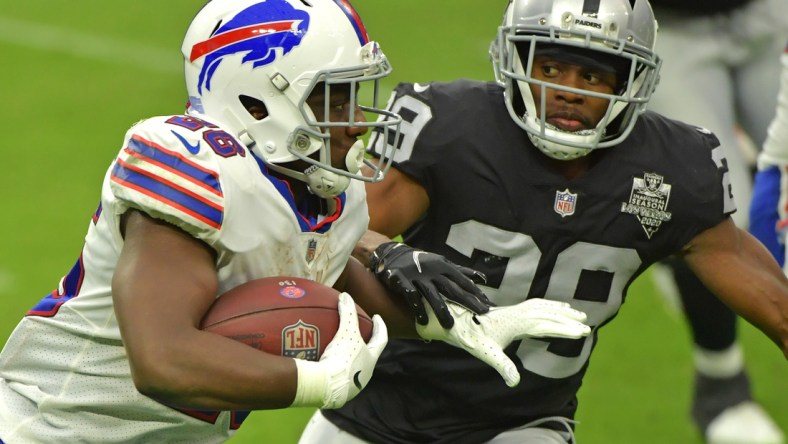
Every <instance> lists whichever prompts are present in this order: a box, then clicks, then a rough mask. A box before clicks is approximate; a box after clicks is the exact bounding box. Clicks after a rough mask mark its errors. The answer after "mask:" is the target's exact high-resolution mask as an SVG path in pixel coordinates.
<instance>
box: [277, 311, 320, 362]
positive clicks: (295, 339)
mask: <svg viewBox="0 0 788 444" xmlns="http://www.w3.org/2000/svg"><path fill="white" fill-rule="evenodd" d="M319 344H320V330H319V329H318V328H317V327H316V326H314V325H311V324H307V323H305V322H304V321H302V320H300V319H299V320H298V322H296V323H295V324H293V325H288V326H287V327H285V328H283V329H282V356H288V357H290V358H297V359H306V360H307V361H317V352H318V346H319Z"/></svg>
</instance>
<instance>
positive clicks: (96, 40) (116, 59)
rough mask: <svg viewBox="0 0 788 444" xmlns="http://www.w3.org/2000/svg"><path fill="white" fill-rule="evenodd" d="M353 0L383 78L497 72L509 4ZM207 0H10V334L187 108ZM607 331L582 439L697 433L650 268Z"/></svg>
mask: <svg viewBox="0 0 788 444" xmlns="http://www.w3.org/2000/svg"><path fill="white" fill-rule="evenodd" d="M354 3H355V5H356V7H357V9H358V10H359V13H360V14H361V15H362V17H363V18H364V21H365V24H366V26H367V29H368V31H369V33H370V35H371V36H372V38H373V39H375V40H378V41H380V42H381V44H382V48H383V50H384V52H385V53H386V54H387V55H388V57H389V59H390V60H391V62H392V65H393V66H394V73H393V76H392V78H391V79H390V80H389V82H388V83H387V84H386V86H387V88H389V89H390V88H392V87H393V85H394V82H395V81H398V80H411V81H428V80H448V79H452V78H457V77H471V78H477V79H488V78H490V77H491V73H492V69H491V68H490V65H489V63H488V61H487V53H486V50H487V46H488V43H489V41H490V40H491V39H492V37H493V35H494V31H495V26H496V25H497V23H498V21H499V18H500V13H501V11H502V8H503V6H504V3H505V2H504V1H501V0H497V1H491V0H391V1H384V0H355V2H354ZM201 4H202V1H201V0H191V1H187V0H167V1H153V0H137V1H133V2H122V3H118V2H108V1H99V0H69V1H66V0H26V1H24V2H6V4H5V5H4V7H3V8H2V9H0V54H2V63H0V65H1V66H2V70H1V71H0V72H1V74H0V76H2V81H0V103H1V104H2V106H0V121H2V128H3V130H4V132H5V134H6V135H5V136H4V137H3V139H2V154H3V155H2V161H0V162H1V163H0V165H2V174H0V189H2V190H3V191H2V196H3V199H2V201H3V214H4V215H5V216H4V217H2V218H0V233H1V234H0V301H2V302H1V303H2V309H0V342H4V340H5V338H6V337H7V335H8V334H9V333H10V332H11V330H12V329H13V327H14V325H15V324H16V322H17V320H18V319H19V318H20V317H21V316H22V315H23V314H24V312H25V310H27V309H28V308H30V307H31V306H32V305H33V304H34V303H35V302H36V301H37V300H38V299H39V298H40V297H42V296H43V295H45V294H46V293H48V292H50V291H51V290H52V289H53V288H54V287H55V286H56V285H57V283H58V279H59V278H60V276H61V275H62V274H64V273H65V272H66V271H68V269H69V268H70V267H71V265H72V264H73V262H74V260H75V259H76V257H77V255H78V254H79V251H80V247H81V244H82V240H83V236H84V232H85V229H86V228H87V225H88V221H89V220H90V217H91V215H92V214H93V211H94V209H95V207H96V205H97V202H98V197H99V188H100V185H101V181H102V177H103V175H104V171H105V169H106V168H107V166H108V165H109V163H110V162H111V161H112V159H113V158H114V156H115V154H116V152H117V150H118V149H119V144H120V143H121V142H122V139H123V134H124V132H125V130H126V129H127V128H128V127H129V126H130V125H131V124H132V123H133V122H135V121H136V120H139V119H141V118H144V117H148V116H152V115H159V114H172V113H180V112H182V110H183V105H184V102H185V93H184V87H183V86H182V83H183V82H182V78H181V62H180V43H181V38H182V36H183V32H184V30H185V28H186V26H187V24H188V22H189V21H190V19H191V17H192V15H193V14H194V12H196V10H197V9H198V8H199V6H200V5H201ZM469 112H472V110H471V111H469ZM741 332H742V335H741V336H742V342H743V343H744V347H745V355H746V358H747V361H748V364H749V367H750V369H751V374H752V376H753V379H754V381H753V383H754V389H755V393H756V395H757V397H758V398H759V399H760V400H761V401H762V403H763V404H764V405H765V406H766V408H767V409H768V410H770V412H772V414H773V415H774V416H775V417H776V419H777V421H778V422H779V424H780V425H781V426H782V428H783V429H784V430H788V378H786V375H787V374H788V372H786V370H788V366H786V361H785V359H784V358H783V356H782V354H781V353H780V351H779V350H778V349H777V348H776V347H775V346H774V345H773V344H771V343H770V342H769V341H768V340H767V339H766V338H765V337H764V336H762V335H761V334H760V333H759V332H757V331H756V330H754V329H753V328H752V327H750V326H749V325H747V324H746V323H744V322H742V324H741ZM600 336H601V341H600V343H599V345H598V348H597V351H596V353H595V354H594V358H593V359H592V364H591V367H590V371H589V374H588V376H587V377H586V379H585V385H584V386H583V388H582V389H581V392H580V409H579V414H578V418H577V419H578V420H579V421H580V425H579V427H578V429H577V430H578V431H577V437H578V439H579V441H580V442H581V443H584V444H597V443H599V444H603V443H604V444H616V443H627V444H629V443H671V444H673V443H700V442H701V441H700V439H699V437H698V434H697V433H696V431H695V430H694V429H693V427H692V426H691V424H690V422H689V420H688V414H687V412H688V402H689V397H690V387H691V385H690V379H691V375H692V365H691V362H690V346H689V342H688V336H687V329H686V328H685V325H684V323H683V320H682V318H681V317H680V316H679V315H677V314H676V313H675V311H674V310H672V309H670V306H669V305H668V304H666V303H665V302H663V300H662V299H661V298H660V297H659V296H658V295H657V294H656V292H655V289H654V288H653V286H652V284H651V282H650V280H649V279H648V276H644V277H643V278H642V279H641V280H640V281H638V282H636V283H635V286H634V288H632V290H631V291H630V295H629V300H628V302H627V303H626V304H625V305H624V308H623V309H622V312H621V313H620V316H619V317H618V318H617V320H616V322H613V323H612V324H611V325H609V326H607V327H605V328H604V329H603V330H602V332H601V334H600ZM524 402H527V400H524ZM310 415H311V411H310V410H307V409H297V410H282V411H272V412H256V413H254V414H253V415H252V416H251V417H250V418H249V419H248V420H247V422H246V423H245V425H244V427H243V428H242V429H241V430H240V432H239V433H238V435H237V437H236V438H234V439H233V440H232V442H234V443H274V444H278V443H285V444H286V443H293V442H295V441H296V440H297V437H298V436H299V432H300V429H301V428H302V426H303V425H304V423H305V422H306V420H307V419H308V417H309V416H310Z"/></svg>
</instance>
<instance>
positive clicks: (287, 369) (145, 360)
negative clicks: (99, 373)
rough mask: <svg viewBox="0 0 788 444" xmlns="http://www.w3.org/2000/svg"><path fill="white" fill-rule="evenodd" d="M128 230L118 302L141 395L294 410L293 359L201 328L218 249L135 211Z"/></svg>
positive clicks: (125, 222)
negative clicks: (268, 352) (262, 350)
mask: <svg viewBox="0 0 788 444" xmlns="http://www.w3.org/2000/svg"><path fill="white" fill-rule="evenodd" d="M122 229H123V231H124V238H125V243H124V246H123V251H122V252H121V256H120V259H119V262H118V266H117V269H116V271H115V275H114V277H113V280H112V295H113V301H114V305H115V314H116V316H117V318H118V324H119V325H120V331H121V335H122V337H123V341H124V344H125V347H126V351H127V353H128V356H129V361H130V365H131V373H132V377H133V379H134V383H135V385H136V386H137V389H138V390H139V391H140V392H141V393H143V394H145V395H147V396H150V397H152V398H154V399H157V400H160V401H163V402H165V403H169V404H172V405H176V406H185V407H190V406H198V407H200V408H206V409H217V410H231V409H269V408H282V407H287V406H289V405H290V404H291V403H292V401H293V397H294V396H295V391H296V382H297V377H296V368H295V363H294V362H293V360H292V359H291V358H283V357H280V356H274V355H270V354H266V353H260V352H259V351H257V350H255V349H253V348H251V347H249V346H247V345H244V344H241V343H240V342H236V341H233V340H230V339H227V338H224V337H222V336H219V335H215V334H212V333H206V332H203V331H201V330H199V328H198V326H199V323H200V320H201V319H202V317H203V315H204V314H205V313H206V312H207V310H208V308H209V307H210V305H211V304H212V303H213V301H214V298H215V297H216V292H217V290H218V278H217V275H216V267H215V265H214V257H213V250H212V249H211V248H209V247H208V246H207V245H206V244H204V243H203V242H201V241H199V240H197V239H195V238H194V237H192V236H190V235H189V234H187V233H185V232H183V231H181V230H180V229H178V228H176V227H174V226H173V225H170V224H168V223H166V222H162V221H159V220H156V219H152V218H150V217H148V216H146V215H144V214H143V213H141V212H138V211H135V210H130V211H128V212H127V213H126V214H124V216H123V219H122ZM228 362H234V363H244V365H227V363H228Z"/></svg>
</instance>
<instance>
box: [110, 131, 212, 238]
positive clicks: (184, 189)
mask: <svg viewBox="0 0 788 444" xmlns="http://www.w3.org/2000/svg"><path fill="white" fill-rule="evenodd" d="M124 152H125V153H126V154H127V155H128V156H129V158H128V160H123V159H121V158H119V159H118V161H117V162H116V164H115V166H114V167H113V169H112V175H111V180H112V181H113V182H115V183H117V184H120V185H123V186H124V187H126V188H130V189H133V190H135V191H137V192H140V193H142V194H144V195H146V196H148V197H150V198H152V199H155V200H157V201H159V202H161V203H163V204H165V205H167V206H169V207H172V208H174V209H175V210H177V211H178V212H179V213H182V214H183V215H185V216H187V217H189V218H193V219H197V220H198V221H200V222H202V223H204V224H206V225H208V226H210V227H213V228H216V229H220V228H221V227H222V221H223V218H224V195H223V193H222V187H221V184H220V183H219V176H218V174H217V173H216V172H214V171H212V170H210V169H207V168H204V167H202V166H200V165H198V164H197V163H195V162H194V161H191V160H189V159H187V158H186V157H184V156H183V155H181V154H179V153H177V152H174V151H171V150H168V149H167V148H164V147H163V146H161V145H158V144H156V143H154V142H152V141H149V140H146V139H143V138H142V137H139V136H137V135H135V136H132V138H131V139H129V144H128V146H127V147H126V148H125V149H124ZM164 173H170V174H168V176H170V177H169V178H168V177H164Z"/></svg>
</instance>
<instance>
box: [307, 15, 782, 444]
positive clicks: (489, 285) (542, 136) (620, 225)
mask: <svg viewBox="0 0 788 444" xmlns="http://www.w3.org/2000/svg"><path fill="white" fill-rule="evenodd" d="M656 30H657V26H656V21H655V18H654V15H653V13H652V10H651V8H650V6H649V4H648V3H647V1H646V0H598V1H585V2H576V1H567V0H529V1H525V0H522V1H521V0H512V1H510V2H509V4H508V6H507V8H506V11H505V14H504V22H503V24H502V26H501V27H500V28H499V30H498V35H497V38H496V40H495V41H494V43H493V46H492V48H491V55H492V58H493V63H494V67H495V71H496V81H495V82H489V83H484V82H476V81H468V80H460V81H455V82H451V83H432V84H400V85H399V86H398V87H397V88H396V91H395V96H394V97H393V100H392V102H391V104H390V110H392V111H394V112H397V113H399V114H400V115H401V116H402V117H403V119H404V121H405V122H403V128H402V138H401V140H400V144H399V146H398V147H397V148H398V152H397V154H396V156H395V167H394V168H392V170H391V171H390V172H389V175H388V176H387V178H386V180H384V181H383V182H381V183H379V184H374V185H368V186H367V193H368V202H369V207H370V213H371V224H370V226H371V228H372V229H373V230H376V231H378V232H380V233H382V234H383V235H385V236H379V235H378V236H375V235H374V234H370V235H369V236H368V237H367V243H366V245H360V246H359V248H358V249H357V252H356V254H357V255H358V256H360V257H363V258H364V259H365V260H366V259H369V265H370V269H371V270H372V271H373V272H376V273H378V274H379V277H380V278H381V280H382V281H383V282H384V283H387V284H388V285H389V286H391V285H392V280H394V281H396V282H395V284H396V283H401V281H402V279H403V276H402V275H399V276H398V275H396V274H392V273H389V272H386V268H387V267H388V266H389V265H390V264H389V262H395V263H397V264H399V270H403V269H404V268H402V267H401V265H402V263H403V261H411V262H412V263H413V264H414V267H413V268H414V270H416V271H423V268H421V265H422V264H421V263H420V258H421V257H422V253H423V251H422V250H426V251H430V252H434V253H438V254H441V255H444V256H445V257H446V259H448V260H450V261H452V262H454V263H456V264H459V265H461V266H464V267H468V268H470V269H475V270H479V271H481V272H483V273H484V274H485V275H486V282H484V283H483V284H481V286H482V288H483V289H484V292H485V293H486V295H487V296H488V297H489V299H490V300H491V302H492V303H494V304H496V305H498V306H507V305H510V304H516V303H519V302H521V301H523V300H533V299H539V298H544V299H549V300H559V301H565V302H568V303H570V304H571V305H572V306H573V307H575V308H577V309H579V310H582V311H584V312H585V313H586V314H587V316H588V317H587V324H588V325H590V326H592V330H593V331H592V333H591V334H590V335H589V336H587V337H583V338H580V339H550V340H545V339H533V338H529V339H523V340H519V341H515V342H513V343H511V344H510V346H509V347H508V348H507V350H506V351H507V353H509V356H510V357H511V358H512V359H513V360H514V362H515V363H516V365H517V369H518V371H519V372H520V375H521V378H520V382H519V384H518V385H516V386H514V387H507V386H506V385H505V384H504V382H503V381H502V380H501V378H499V377H498V376H497V375H496V374H495V372H494V371H493V370H492V369H491V368H489V367H488V366H485V365H483V364H482V363H480V362H479V361H478V360H475V359H472V358H471V357H470V356H469V355H468V354H467V353H465V352H463V351H462V350H459V349H457V348H454V347H450V346H447V345H446V344H443V343H440V342H437V341H434V342H428V343H425V342H423V341H408V340H393V341H390V342H389V345H388V346H387V348H386V350H385V351H384V353H383V355H382V357H381V359H380V360H379V361H378V365H377V367H376V371H375V376H374V378H373V379H372V380H371V382H370V384H369V385H368V386H367V388H366V389H365V390H364V391H362V392H361V393H360V394H359V396H358V397H356V398H355V399H354V400H352V401H351V402H349V403H348V404H346V405H345V406H344V407H342V408H341V409H338V410H322V411H320V412H318V413H317V414H316V415H315V416H314V417H313V418H312V420H311V421H310V423H309V425H308V426H307V428H306V430H305V431H304V433H303V435H302V440H301V443H303V444H307V443H315V442H320V443H359V442H374V443H403V444H404V443H408V444H410V443H480V442H491V443H495V444H500V443H524V442H525V443H528V442H540V443H566V442H573V441H574V437H573V429H574V422H573V418H574V415H575V411H576V409H577V407H578V405H577V396H576V395H577V391H578V389H579V387H580V385H581V383H582V379H583V375H584V374H585V372H586V370H587V367H588V364H589V357H590V355H591V352H592V350H593V348H594V346H595V344H596V340H597V329H598V328H600V327H601V326H603V325H605V324H607V323H608V322H610V321H611V320H612V319H613V318H614V317H615V316H616V315H617V313H618V311H619V309H620V308H621V305H622V303H623V302H624V300H625V298H626V294H627V289H628V288H629V286H630V284H631V283H632V282H633V281H634V280H635V279H636V278H637V277H638V276H639V275H640V274H641V273H643V272H644V271H645V270H646V269H647V268H648V267H649V265H651V264H653V263H654V262H656V261H658V260H660V259H663V258H665V257H668V256H671V255H676V256H678V257H681V258H682V259H683V260H685V261H686V263H687V264H688V265H689V266H690V268H691V269H692V270H693V271H694V272H695V273H697V274H698V276H699V277H700V278H701V280H702V281H703V282H704V283H705V284H706V285H707V286H708V287H709V288H710V289H712V290H713V291H714V292H715V293H716V294H717V296H718V297H719V298H720V299H721V300H723V301H724V302H725V303H726V304H728V305H729V306H730V307H731V308H733V309H734V310H735V311H736V312H738V313H739V314H740V315H742V316H743V317H744V318H745V319H747V320H748V321H749V322H751V323H752V324H754V325H755V326H757V327H758V328H760V329H761V330H762V331H763V332H764V333H765V334H766V335H767V336H768V337H769V338H771V339H772V340H773V341H774V342H775V343H776V344H777V345H778V346H779V347H780V348H781V350H782V351H783V353H784V354H785V355H786V356H788V280H787V279H786V277H785V276H784V275H783V273H782V271H781V270H780V268H779V266H778V265H777V264H776V262H775V261H774V260H773V259H772V257H771V256H770V255H769V253H768V251H766V249H765V248H764V247H763V246H762V245H761V244H760V243H759V242H758V241H757V240H755V239H754V238H753V237H752V236H751V235H749V234H748V233H746V232H744V231H742V230H740V229H738V228H737V227H736V226H735V225H734V223H733V222H732V221H731V218H730V214H731V213H733V212H734V211H735V210H736V207H735V204H734V201H733V197H732V194H731V191H730V186H729V178H728V171H727V166H726V160H725V158H724V156H723V154H722V149H721V148H720V146H719V143H718V141H717V138H716V137H715V136H714V135H713V134H711V133H710V132H708V131H706V130H704V129H702V128H697V127H693V126H690V125H687V124H684V123H681V122H677V121H674V120H670V119H668V118H666V117H664V116H661V115H659V114H656V113H653V112H647V111H646V110H645V107H646V105H647V103H648V101H649V98H650V96H651V93H652V92H653V90H654V88H655V86H656V84H657V78H658V72H659V67H660V63H661V62H660V59H659V57H658V56H657V55H656V54H655V53H654V51H653V48H654V41H655V37H656ZM387 142H388V141H387V140H383V139H382V138H377V140H372V141H371V142H370V143H371V149H372V151H374V152H380V150H381V149H382V148H383V147H384V146H386V144H387ZM398 234H402V235H403V238H404V241H405V244H399V243H392V242H390V240H389V238H390V237H393V236H396V235H398ZM381 242H382V243H381ZM378 245H379V246H378ZM409 245H412V246H413V247H418V248H419V249H421V250H415V249H413V248H412V247H410V246H409ZM413 273H414V274H412V275H411V276H414V275H415V276H419V275H418V273H417V272H415V271H414V272H413ZM423 274H424V273H422V276H421V277H418V279H419V282H422V281H424V280H425V277H424V276H423ZM443 284H444V285H445V282H444V283H443ZM416 290H425V288H423V287H422V284H419V285H417V288H416ZM433 296H434V295H433ZM428 302H430V303H424V304H423V307H421V308H422V309H424V310H425V311H426V318H427V320H426V321H422V322H425V323H426V324H427V326H426V327H424V326H422V327H421V328H427V327H430V326H431V327H433V328H434V327H435V324H436V321H435V318H436V316H437V315H439V314H440V313H441V312H442V311H443V310H441V309H440V304H434V302H435V301H434V300H428ZM445 303H446V305H447V306H449V311H451V310H452V308H451V307H453V306H454V303H453V302H452V301H445ZM460 303H462V301H460ZM433 307H436V310H437V313H435V312H434V310H433ZM414 308H416V309H418V308H419V304H418V303H414ZM450 324H451V323H450V322H446V323H442V324H441V325H442V326H444V327H446V328H448V327H449V326H450ZM417 328H419V327H418V326H417ZM439 328H440V327H439ZM455 328H456V327H455Z"/></svg>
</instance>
